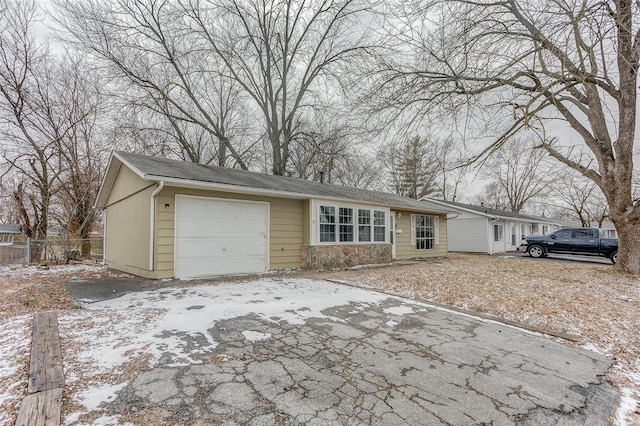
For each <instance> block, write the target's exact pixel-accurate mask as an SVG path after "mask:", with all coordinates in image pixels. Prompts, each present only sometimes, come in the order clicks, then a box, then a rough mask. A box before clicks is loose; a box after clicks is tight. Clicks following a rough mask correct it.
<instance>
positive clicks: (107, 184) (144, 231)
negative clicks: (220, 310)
mask: <svg viewBox="0 0 640 426" xmlns="http://www.w3.org/2000/svg"><path fill="white" fill-rule="evenodd" d="M96 205H97V207H98V208H100V209H104V210H105V223H104V227H105V246H106V253H105V259H106V262H107V264H108V266H109V267H111V268H114V269H118V270H121V271H125V272H130V273H133V274H136V275H140V276H143V277H148V278H166V277H174V276H175V277H178V278H194V277H206V276H214V275H225V274H241V273H255V272H263V271H267V270H271V269H284V268H299V267H306V268H335V267H347V266H355V265H362V264H374V263H387V262H390V261H391V260H392V259H412V258H421V257H432V256H442V255H445V254H446V253H447V220H446V218H447V213H452V212H453V210H451V209H449V208H446V207H443V206H441V205H438V204H435V203H431V202H423V201H418V200H412V199H409V198H405V197H401V196H398V195H393V194H388V193H384V192H376V191H367V190H361V189H353V188H346V187H341V186H337V185H330V184H323V183H319V182H312V181H307V180H304V179H297V178H292V177H283V176H273V175H267V174H261V173H254V172H248V171H242V170H236V169H227V168H221V167H216V166H205V165H201V164H197V163H187V162H183V161H174V160H166V159H159V158H154V157H147V156H142V155H137V154H130V153H124V152H116V153H113V154H112V156H111V158H110V160H109V165H108V168H107V172H106V173H105V177H104V179H103V181H102V184H101V187H100V192H99V193H98V199H97V202H96Z"/></svg>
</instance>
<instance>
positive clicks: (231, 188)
mask: <svg viewBox="0 0 640 426" xmlns="http://www.w3.org/2000/svg"><path fill="white" fill-rule="evenodd" d="M142 178H143V179H144V180H146V181H149V182H160V181H163V182H164V183H165V185H168V186H174V187H180V188H194V189H209V190H216V191H220V192H230V193H234V192H235V193H241V194H248V195H264V196H273V197H280V198H291V199H297V200H307V199H322V200H329V201H348V202H354V201H356V202H358V203H363V204H370V205H377V206H385V207H389V208H393V209H398V210H405V211H417V212H428V213H438V214H446V213H449V212H448V211H442V210H437V209H434V208H433V207H428V206H425V208H419V207H410V206H400V205H396V204H389V203H381V202H372V201H367V200H354V199H352V198H345V197H330V196H324V195H315V194H308V193H300V192H289V191H278V190H274V189H263V188H255V187H250V186H241V185H231V184H225V183H217V182H204V181H196V180H190V179H180V178H172V177H167V176H161V175H152V174H146V175H143V176H142Z"/></svg>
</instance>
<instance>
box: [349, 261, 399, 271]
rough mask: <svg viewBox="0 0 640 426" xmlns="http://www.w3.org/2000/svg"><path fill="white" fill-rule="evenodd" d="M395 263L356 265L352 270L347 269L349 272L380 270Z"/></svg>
mask: <svg viewBox="0 0 640 426" xmlns="http://www.w3.org/2000/svg"><path fill="white" fill-rule="evenodd" d="M391 265H393V263H368V264H366V265H356V266H352V267H350V268H346V269H347V270H349V271H357V270H359V269H369V268H379V267H382V266H391Z"/></svg>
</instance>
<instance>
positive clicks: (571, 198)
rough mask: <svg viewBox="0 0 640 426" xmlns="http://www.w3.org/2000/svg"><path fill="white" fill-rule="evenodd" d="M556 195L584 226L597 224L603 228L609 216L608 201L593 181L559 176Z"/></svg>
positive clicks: (575, 175) (555, 187)
mask: <svg viewBox="0 0 640 426" xmlns="http://www.w3.org/2000/svg"><path fill="white" fill-rule="evenodd" d="M554 193H555V198H556V199H558V200H559V201H560V202H561V203H562V204H563V205H564V206H565V209H567V210H569V211H570V212H571V216H572V217H573V218H574V219H578V220H579V221H580V223H581V224H582V226H592V224H593V223H594V222H595V223H597V224H598V226H599V227H602V223H603V222H604V220H605V219H607V218H608V216H609V208H608V205H607V201H606V199H605V198H604V195H603V194H602V192H601V191H600V188H598V186H597V185H596V184H595V183H594V182H593V181H591V180H589V179H585V178H584V177H582V176H580V175H577V174H575V173H565V174H563V175H561V176H559V177H558V180H557V183H556V185H554Z"/></svg>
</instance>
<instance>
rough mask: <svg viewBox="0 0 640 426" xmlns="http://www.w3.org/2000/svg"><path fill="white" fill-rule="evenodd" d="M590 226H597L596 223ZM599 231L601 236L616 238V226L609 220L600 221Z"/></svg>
mask: <svg viewBox="0 0 640 426" xmlns="http://www.w3.org/2000/svg"><path fill="white" fill-rule="evenodd" d="M591 226H593V227H594V228H597V227H598V223H597V222H595V223H592V225H591ZM600 231H601V232H602V237H603V238H618V231H617V230H616V226H615V225H614V224H613V222H611V221H610V220H605V221H604V222H602V226H601V227H600Z"/></svg>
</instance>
